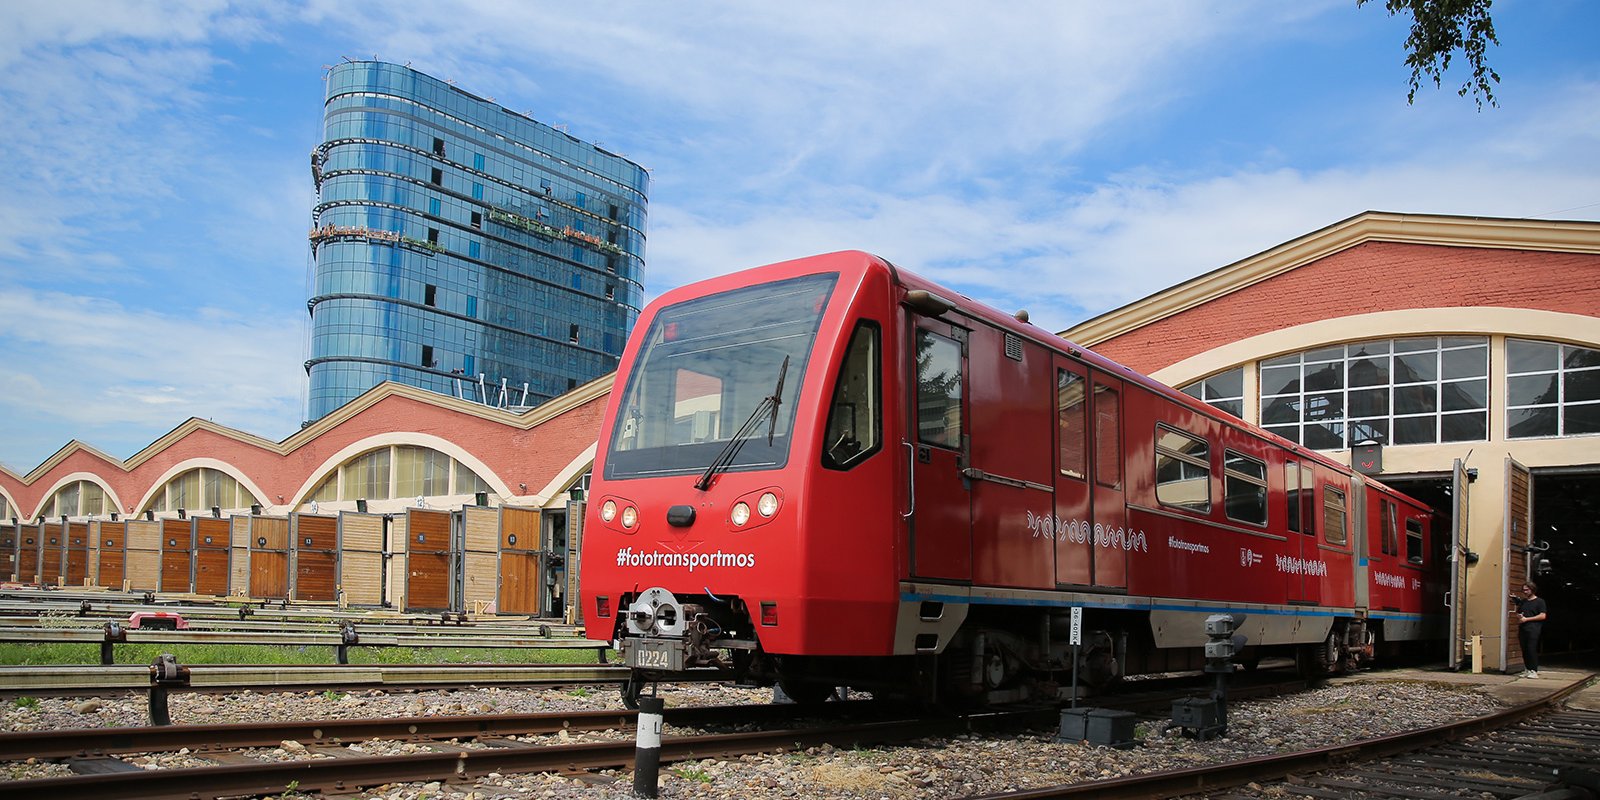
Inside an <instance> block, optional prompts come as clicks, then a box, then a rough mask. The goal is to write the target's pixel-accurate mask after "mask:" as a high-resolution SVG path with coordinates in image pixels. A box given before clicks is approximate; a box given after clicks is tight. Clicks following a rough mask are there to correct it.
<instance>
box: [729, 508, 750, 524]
mask: <svg viewBox="0 0 1600 800" xmlns="http://www.w3.org/2000/svg"><path fill="white" fill-rule="evenodd" d="M728 518H729V519H731V520H733V524H734V525H736V526H738V527H741V528H742V527H744V525H745V523H747V522H749V521H750V504H749V503H734V504H733V511H732V512H731V513H729V515H728Z"/></svg>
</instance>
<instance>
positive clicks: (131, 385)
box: [0, 289, 303, 456]
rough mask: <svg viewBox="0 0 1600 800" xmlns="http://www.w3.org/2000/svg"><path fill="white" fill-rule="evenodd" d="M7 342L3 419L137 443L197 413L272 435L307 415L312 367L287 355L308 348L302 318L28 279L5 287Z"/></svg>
mask: <svg viewBox="0 0 1600 800" xmlns="http://www.w3.org/2000/svg"><path fill="white" fill-rule="evenodd" d="M0 340H3V341H5V342H7V345H8V367H9V370H8V379H7V380H8V384H7V387H8V388H7V391H6V392H5V393H3V394H0V417H10V418H29V419H44V420H49V421H50V422H51V423H52V424H54V425H58V426H64V427H66V428H68V429H71V430H73V431H75V433H73V434H72V435H71V436H70V437H68V438H82V439H87V440H89V443H90V444H96V442H95V441H94V440H93V439H92V438H91V437H90V436H89V435H88V434H87V432H89V431H104V432H107V433H108V435H110V436H113V437H115V438H116V439H117V441H134V442H137V443H138V444H137V445H136V447H135V449H136V448H137V447H142V446H143V445H144V444H148V443H149V442H151V441H154V440H155V439H156V438H158V437H159V436H160V435H161V434H162V433H164V432H165V431H167V430H170V429H171V428H173V427H175V426H176V425H178V424H179V423H181V422H183V421H184V420H185V419H188V418H189V417H202V418H207V419H212V420H214V421H216V422H218V423H220V424H223V425H228V426H231V427H235V428H239V429H242V430H245V431H249V432H251V433H256V434H258V435H261V436H265V437H267V438H282V437H284V436H287V435H288V434H289V433H291V432H293V431H294V430H295V428H296V426H297V424H298V420H299V415H300V410H301V409H300V400H299V396H300V384H301V381H302V379H303V376H302V375H301V374H300V373H299V367H298V364H296V363H294V360H293V359H290V358H283V357H281V355H280V354H296V353H299V352H301V349H302V345H301V330H300V326H299V324H297V322H296V321H294V320H289V319H276V318H265V319H258V318H242V317H239V316H237V315H234V314H232V313H231V312H228V311H225V310H220V309H201V310H199V311H196V312H194V313H192V314H187V315H186V314H182V313H179V314H165V313H160V312H156V311H151V310H139V309H129V308H126V307H123V306H122V305H120V304H118V303H115V302H112V301H108V300H100V299H95V298H88V297H83V296H79V295H72V294H64V293H59V292H35V291H30V290H27V289H18V290H13V291H8V292H5V293H0ZM77 431H84V432H85V433H77ZM65 443H66V442H65V440H62V441H59V442H56V443H55V444H54V446H55V447H59V446H60V445H62V444H65ZM52 449H53V448H52ZM130 454H131V453H129V452H123V453H115V455H120V456H126V455H130Z"/></svg>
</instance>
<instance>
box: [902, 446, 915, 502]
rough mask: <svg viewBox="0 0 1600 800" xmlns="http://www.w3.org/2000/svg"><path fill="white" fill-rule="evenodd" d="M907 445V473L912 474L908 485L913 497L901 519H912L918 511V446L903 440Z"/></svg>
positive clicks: (909, 493) (910, 494)
mask: <svg viewBox="0 0 1600 800" xmlns="http://www.w3.org/2000/svg"><path fill="white" fill-rule="evenodd" d="M901 444H903V445H905V446H906V475H908V476H910V478H911V483H910V486H909V487H908V496H909V497H910V498H911V507H910V508H908V509H906V513H904V514H901V515H900V518H901V519H911V515H912V514H915V513H917V447H916V445H913V444H912V443H910V442H901Z"/></svg>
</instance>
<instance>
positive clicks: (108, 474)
mask: <svg viewBox="0 0 1600 800" xmlns="http://www.w3.org/2000/svg"><path fill="white" fill-rule="evenodd" d="M606 399H607V397H606V395H601V396H600V397H598V398H596V399H594V400H591V401H589V402H587V403H584V404H583V405H580V406H578V407H576V408H573V409H571V410H569V411H567V412H565V413H563V414H561V415H559V416H556V417H554V418H552V419H549V420H546V421H545V422H543V423H541V424H539V425H536V426H534V427H533V428H530V429H528V430H522V429H521V428H520V427H518V426H515V425H511V424H507V423H504V422H500V421H498V420H493V419H485V418H483V417H479V416H477V415H473V414H463V413H459V412H457V411H454V410H452V409H449V408H445V407H441V406H436V405H433V404H430V403H426V402H422V401H419V400H415V399H413V398H410V397H405V396H401V395H389V396H388V397H385V398H383V399H382V400H379V401H378V402H377V403H376V404H374V405H372V406H371V407H370V408H367V409H364V410H362V411H361V412H359V413H357V414H356V415H355V416H353V417H351V418H350V419H347V420H345V421H343V422H341V423H339V424H338V425H337V426H335V427H333V428H331V429H329V430H328V431H327V432H325V433H323V434H322V435H320V436H318V437H316V438H315V439H312V440H311V441H309V442H306V443H305V444H303V445H301V446H300V447H298V448H296V449H295V450H293V451H290V452H289V453H288V454H286V455H279V454H278V453H277V452H276V451H274V450H270V449H266V448H262V447H258V446H256V445H253V444H248V443H245V442H241V441H239V440H238V439H234V438H232V437H230V436H224V435H220V434H218V433H216V432H214V431H211V430H206V429H199V430H195V431H192V432H190V433H189V434H187V435H185V436H183V437H182V438H180V439H179V440H178V441H176V442H173V443H172V444H171V445H169V446H167V447H164V448H162V449H161V450H160V451H159V452H156V453H154V454H152V455H151V456H150V457H149V458H148V459H147V460H146V461H144V462H143V463H141V464H139V465H138V466H137V467H135V468H134V469H132V470H131V471H130V470H124V469H123V467H122V465H121V464H117V463H114V462H111V461H107V460H105V459H102V458H100V457H98V456H96V455H94V454H92V453H89V452H87V451H83V450H78V451H76V452H73V453H72V454H70V455H68V456H67V457H66V458H65V459H63V460H62V461H61V463H59V464H57V465H55V466H54V467H52V468H51V469H50V470H49V471H48V472H46V473H45V474H44V475H41V476H39V477H38V478H36V479H35V480H34V481H33V482H32V483H31V484H24V483H23V482H21V481H19V480H15V479H13V478H12V477H11V476H9V475H6V474H4V473H0V487H3V488H4V489H5V492H6V493H7V494H8V495H10V497H11V498H12V499H13V500H14V501H15V503H16V506H17V510H16V511H14V513H15V514H16V515H17V516H19V517H20V516H23V515H25V514H26V515H31V514H34V513H36V511H37V509H38V508H39V507H40V505H41V504H42V503H43V502H44V501H45V500H46V499H47V498H48V495H47V492H49V491H50V489H51V487H52V486H54V484H55V483H56V481H57V480H59V479H60V478H62V477H64V476H66V475H68V474H70V473H74V472H86V473H89V474H91V475H94V476H95V477H96V478H98V479H99V481H100V482H101V483H103V484H104V485H106V486H107V487H109V488H110V489H111V490H112V491H113V492H115V493H116V496H117V498H118V499H119V500H120V501H121V505H122V507H121V508H118V509H117V511H118V512H120V513H123V514H127V513H130V512H131V511H137V509H138V505H139V504H140V503H141V502H142V501H143V499H144V496H145V495H146V494H147V493H148V492H149V491H150V490H151V488H152V487H154V486H155V485H156V482H157V481H160V480H161V478H162V477H163V476H164V475H165V474H166V472H167V471H168V470H169V469H170V468H172V467H173V466H175V465H177V464H180V463H183V462H185V461H188V460H190V459H196V458H207V459H215V460H217V461H221V462H223V463H225V464H229V465H231V466H233V467H234V468H236V469H237V470H238V471H239V473H240V474H242V475H245V476H247V477H248V478H249V479H250V480H251V481H254V482H255V484H256V485H257V486H259V487H260V488H261V491H262V492H263V493H264V494H265V495H266V496H265V497H262V498H261V499H262V500H263V501H264V502H265V503H266V504H267V505H279V501H278V496H279V495H282V496H283V503H285V504H286V503H291V502H293V501H294V500H295V499H296V498H295V492H297V491H299V490H300V489H301V487H303V486H304V485H305V484H306V482H307V481H309V480H311V479H312V478H314V477H317V478H320V477H321V476H320V475H314V474H313V473H315V472H317V471H318V470H319V469H321V468H322V467H323V465H324V463H325V462H326V461H327V460H328V459H329V458H331V457H333V456H334V454H336V453H338V452H339V451H340V450H343V449H344V448H345V447H347V446H349V445H351V444H353V443H355V442H358V441H361V440H363V439H366V438H368V437H372V436H377V435H381V434H391V433H399V434H404V433H422V434H429V435H432V436H436V437H438V438H440V439H444V440H446V441H449V442H452V443H454V444H456V445H457V446H459V447H461V448H462V449H463V450H465V451H466V452H468V453H471V454H472V455H473V456H474V457H476V458H478V459H479V460H481V461H482V462H483V463H484V464H485V465H487V466H488V467H489V469H490V470H491V471H493V472H494V475H495V476H497V477H499V478H500V479H501V480H502V481H503V482H504V483H505V485H506V486H507V487H508V488H509V489H510V490H511V491H512V492H513V493H515V494H526V493H531V492H537V491H539V490H540V489H542V488H544V486H545V484H547V483H549V482H550V481H551V480H552V479H554V478H555V477H556V475H557V474H559V473H560V471H561V470H562V468H564V467H566V466H567V464H569V463H571V461H572V459H574V458H576V457H577V456H578V454H579V453H582V452H583V451H584V450H585V449H586V448H588V447H589V445H591V444H593V443H594V441H595V437H596V436H597V435H598V433H599V430H600V418H601V416H602V415H603V414H604V412H605V404H606ZM484 477H485V478H489V477H491V476H489V475H485V476H484ZM518 484H527V486H528V489H527V492H523V491H521V490H520V489H518ZM130 506H132V507H133V508H131V509H130ZM108 510H109V509H108ZM7 522H8V523H9V520H7Z"/></svg>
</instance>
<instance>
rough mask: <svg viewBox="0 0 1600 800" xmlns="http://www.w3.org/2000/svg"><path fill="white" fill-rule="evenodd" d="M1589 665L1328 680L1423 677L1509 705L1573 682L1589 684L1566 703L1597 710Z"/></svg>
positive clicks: (1599, 700)
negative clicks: (1523, 674)
mask: <svg viewBox="0 0 1600 800" xmlns="http://www.w3.org/2000/svg"><path fill="white" fill-rule="evenodd" d="M1596 675H1597V673H1596V672H1595V671H1593V670H1588V669H1572V668H1555V669H1550V668H1546V669H1541V670H1539V677H1537V678H1519V677H1517V676H1516V675H1500V674H1491V673H1487V672H1478V673H1472V672H1455V671H1452V670H1448V669H1442V668H1440V669H1427V668H1420V669H1388V670H1380V671H1374V672H1362V673H1357V674H1355V675H1344V676H1340V677H1338V678H1333V679H1331V680H1329V683H1368V682H1379V681H1423V682H1427V683H1440V684H1450V685H1455V686H1479V687H1482V688H1483V691H1485V692H1487V693H1489V694H1490V695H1492V696H1493V697H1494V698H1495V699H1497V700H1499V701H1500V702H1501V703H1504V704H1505V705H1508V706H1519V705H1522V704H1524V703H1533V702H1537V701H1539V700H1542V699H1544V698H1546V697H1549V696H1550V695H1552V694H1555V693H1556V692H1559V691H1561V690H1562V689H1565V688H1567V687H1569V686H1572V685H1573V684H1583V683H1587V684H1588V685H1587V686H1585V687H1584V688H1582V689H1579V690H1578V691H1577V692H1576V693H1574V694H1573V695H1571V696H1570V697H1568V698H1567V705H1568V706H1570V707H1572V708H1575V709H1580V710H1584V711H1600V681H1596V680H1595V678H1596Z"/></svg>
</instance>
